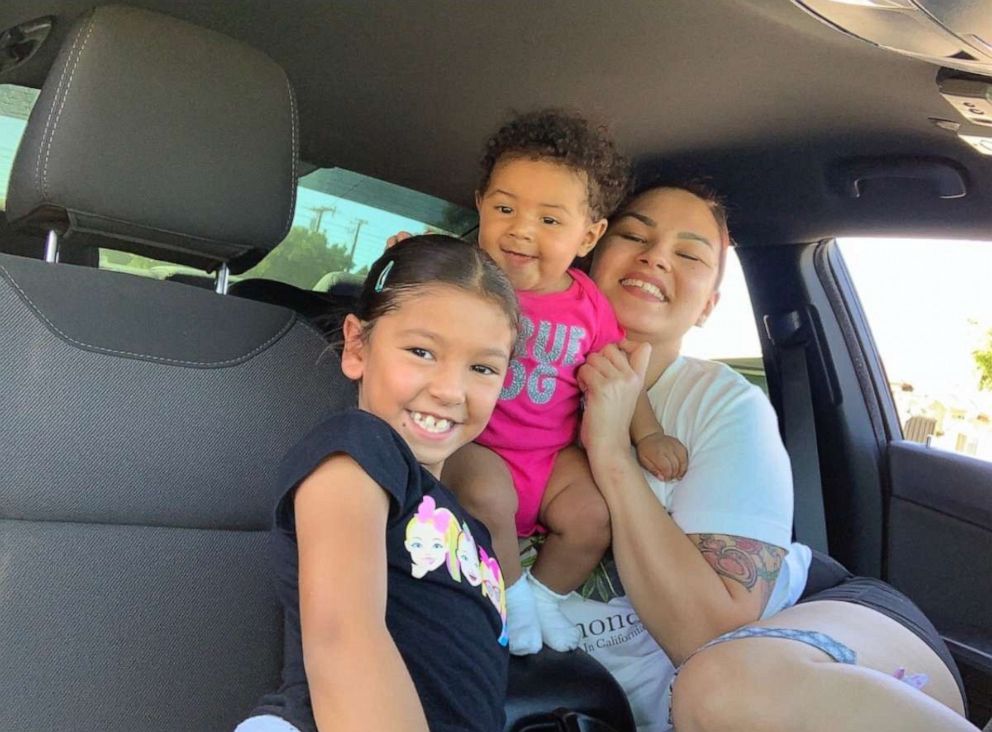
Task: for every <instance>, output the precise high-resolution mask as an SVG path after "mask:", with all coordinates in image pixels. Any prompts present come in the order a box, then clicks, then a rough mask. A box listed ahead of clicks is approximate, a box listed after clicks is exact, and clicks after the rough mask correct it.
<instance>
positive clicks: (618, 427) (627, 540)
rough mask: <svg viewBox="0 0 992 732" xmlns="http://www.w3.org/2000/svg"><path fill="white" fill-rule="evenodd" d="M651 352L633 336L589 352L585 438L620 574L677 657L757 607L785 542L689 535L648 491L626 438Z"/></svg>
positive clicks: (584, 376) (756, 612)
mask: <svg viewBox="0 0 992 732" xmlns="http://www.w3.org/2000/svg"><path fill="white" fill-rule="evenodd" d="M649 355H650V347H649V346H647V345H646V344H640V345H638V346H637V348H636V349H635V350H634V351H633V352H632V353H631V354H630V361H628V359H627V357H626V356H625V355H624V353H623V352H621V351H620V350H619V349H617V348H615V347H612V346H611V347H607V348H606V349H604V350H603V351H602V352H601V353H600V354H597V355H594V356H591V357H590V358H589V359H588V360H587V362H586V365H585V366H583V370H582V372H581V374H580V378H581V383H582V384H583V388H584V389H585V392H586V394H585V397H586V411H585V416H584V418H583V423H582V441H583V444H584V445H585V446H586V450H587V454H588V456H589V463H590V467H591V468H592V473H593V476H594V478H595V479H596V483H597V485H598V486H599V489H600V491H601V492H602V494H603V497H604V498H605V499H606V502H607V504H608V505H609V508H610V517H611V523H612V528H613V553H614V556H615V557H616V560H617V567H618V570H619V572H620V578H621V580H622V581H623V584H624V587H625V589H626V590H627V593H628V595H629V597H630V600H631V602H632V603H633V605H634V607H635V608H636V609H637V612H638V614H639V615H640V617H641V620H642V621H643V622H644V624H645V627H646V628H647V629H648V631H649V632H650V633H651V635H652V636H653V637H654V638H655V640H657V641H658V643H659V644H660V645H661V646H662V648H664V649H665V652H666V653H667V654H668V655H669V657H670V658H671V659H672V660H673V662H675V663H679V662H680V661H681V660H682V659H684V658H685V657H686V656H687V655H688V654H689V653H691V652H692V651H693V650H695V649H696V648H698V647H699V646H700V645H702V644H703V643H705V642H706V641H708V640H711V639H712V638H714V637H715V636H717V635H719V634H720V633H722V632H725V631H727V630H731V629H733V628H736V627H739V626H740V625H743V624H744V623H747V622H750V621H753V620H756V619H757V618H758V617H759V616H760V615H761V612H762V610H763V608H764V605H765V603H766V602H767V595H768V594H769V593H770V590H771V587H772V586H774V581H775V577H777V572H778V566H779V565H780V562H781V556H782V555H783V554H784V552H783V551H782V550H781V549H779V548H777V547H769V546H768V545H766V544H762V543H761V542H753V541H750V540H739V539H737V537H727V536H720V537H717V536H714V535H705V534H694V535H693V536H692V537H689V536H687V535H686V534H685V533H684V532H683V531H682V530H681V529H680V528H679V527H678V526H677V525H676V524H675V522H674V521H673V520H672V518H671V516H669V515H668V512H667V511H666V510H665V508H664V507H663V506H662V505H661V503H660V502H659V501H658V499H657V498H656V497H655V495H654V493H653V492H652V491H651V489H650V487H649V486H648V484H647V482H646V481H645V479H644V474H643V472H642V470H641V468H640V466H639V465H638V464H637V461H636V460H635V459H634V458H633V456H632V455H631V453H630V447H629V442H628V438H627V432H628V428H629V423H630V419H631V417H632V416H633V414H634V410H635V408H636V403H637V398H638V396H639V394H640V392H641V389H642V384H643V374H644V368H645V367H646V364H647V360H648V357H649ZM745 549H746V551H745ZM731 557H734V558H735V559H736V560H737V562H738V565H734V564H733V563H732V562H730V561H729V560H730V558H731ZM776 557H777V558H776ZM752 575H754V578H752ZM759 575H760V576H759ZM741 580H744V581H743V582H742V581H741Z"/></svg>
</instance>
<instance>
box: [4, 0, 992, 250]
mask: <svg viewBox="0 0 992 732" xmlns="http://www.w3.org/2000/svg"><path fill="white" fill-rule="evenodd" d="M93 4H94V3H93V2H92V0H89V1H87V0H59V1H58V2H42V1H39V0H34V1H31V0H5V1H4V2H3V3H2V5H0V28H6V27H9V26H12V25H15V24H17V23H20V22H23V21H26V20H30V19H32V18H36V17H38V16H42V15H54V16H55V17H56V26H55V30H54V31H53V35H52V38H50V39H49V41H48V43H47V44H46V48H44V49H43V50H42V51H41V52H39V53H38V54H37V56H35V57H34V58H33V59H31V60H30V61H29V62H28V63H26V64H24V65H23V66H21V67H20V68H18V69H15V70H14V71H13V72H12V73H9V74H7V75H6V76H5V77H0V82H8V83H21V84H27V85H30V86H40V85H41V83H42V82H43V80H44V76H45V73H46V71H47V68H48V66H50V64H51V62H52V59H53V58H54V55H55V51H56V50H57V47H58V45H59V44H60V43H61V40H62V39H63V38H64V37H65V34H66V33H67V32H68V29H69V27H70V26H71V24H72V21H73V20H74V19H75V18H76V17H77V16H78V15H79V14H81V13H83V12H85V11H86V10H87V9H88V8H89V7H92V5H93ZM130 4H132V5H135V6H139V7H145V8H149V9H153V10H158V11H160V12H164V13H168V14H170V15H174V16H177V17H181V18H184V19H186V20H189V21H190V22H193V23H196V24H198V25H202V26H206V27H208V28H213V29H215V30H218V31H220V32H223V33H226V34H228V35H230V36H233V37H235V38H238V39H240V40H242V41H244V42H246V43H248V44H250V45H252V46H254V47H256V48H259V49H261V50H263V51H265V52H266V53H268V54H269V55H270V56H271V57H272V58H273V59H275V60H276V61H277V62H278V63H280V64H281V65H282V66H283V67H284V68H285V69H286V70H287V73H288V74H289V77H290V79H291V81H292V83H293V85H294V87H295V89H296V93H297V98H298V103H299V109H300V124H301V135H302V143H301V156H302V157H303V159H304V160H306V161H308V162H310V163H313V164H316V165H319V166H341V167H344V168H347V169H349V170H353V171H357V172H360V173H364V174H367V175H372V176H375V177H377V178H382V179H385V180H389V181H391V182H394V183H398V184H400V185H403V186H407V187H410V188H413V189H416V190H420V191H424V192H426V193H430V194H433V195H436V196H439V197H441V198H444V199H447V200H450V201H454V202H456V203H460V204H464V205H471V201H472V191H473V189H474V184H475V182H476V178H477V171H478V168H477V159H478V156H479V152H480V150H481V147H482V143H483V141H484V140H485V138H486V136H487V134H489V133H490V132H492V131H493V130H494V128H495V127H496V126H497V125H498V124H499V123H500V122H501V121H502V120H504V119H505V118H506V117H507V116H508V115H509V114H510V113H511V112H512V111H514V110H528V109H532V108H535V107H540V106H565V107H571V108H576V109H578V110H581V111H583V112H584V113H586V114H587V115H590V116H592V117H595V118H597V119H599V120H601V121H603V122H605V123H606V124H608V125H609V127H610V128H611V130H612V131H613V133H614V134H615V136H616V137H617V139H618V140H619V142H620V145H621V147H622V148H623V149H624V150H625V152H627V153H628V154H629V155H631V157H633V158H634V159H635V161H636V162H637V165H638V169H639V170H640V171H641V174H642V177H650V176H653V175H654V174H656V173H660V174H661V175H664V176H666V177H686V176H691V177H698V176H703V177H706V178H709V179H710V181H711V182H712V184H713V185H714V186H715V187H716V188H717V189H719V190H721V191H722V192H723V193H724V194H725V195H726V196H727V198H728V202H729V204H730V208H731V225H732V227H733V228H734V229H735V232H736V236H737V238H738V239H739V240H740V241H741V242H742V243H744V244H747V245H760V244H770V243H781V242H789V241H813V240H816V239H820V238H823V237H827V236H833V235H841V234H877V235H882V234H890V235H896V234H904V235H905V234H910V235H917V236H952V237H960V238H973V239H989V238H992V157H988V156H982V155H979V154H978V153H977V152H975V151H974V150H972V149H971V148H969V147H968V146H967V145H965V144H964V143H963V142H961V141H959V140H958V139H957V138H956V136H955V134H954V133H952V132H948V131H946V130H942V129H939V128H937V127H936V126H935V125H934V124H933V123H932V122H931V121H930V120H929V118H931V117H938V118H946V119H951V120H955V121H958V122H961V123H962V128H961V131H962V132H968V131H969V125H968V123H966V122H965V121H964V120H963V119H961V118H959V117H958V116H957V113H956V112H955V111H954V110H953V109H952V108H951V106H950V105H949V104H948V103H947V102H945V101H944V100H943V98H941V96H940V95H939V94H938V92H937V86H936V82H935V77H936V73H937V70H938V69H937V67H936V66H932V65H929V64H926V63H924V62H921V61H917V60H914V59H909V58H906V57H903V56H900V55H897V54H895V53H892V52H890V51H886V50H883V49H879V48H876V47H874V46H871V45H869V44H867V43H863V42H861V41H858V40H855V39H851V38H848V37H846V36H844V35H842V34H840V33H838V32H836V31H834V30H832V29H830V28H828V27H827V26H825V25H823V24H822V23H820V22H819V21H817V20H816V19H814V18H812V17H810V16H809V15H807V14H806V13H804V12H803V11H802V10H800V9H799V8H797V7H796V6H795V5H793V4H792V3H791V2H790V1H789V0H745V1H741V0H631V1H627V0H609V1H608V0H542V1H541V2H533V0H492V1H490V2H472V1H471V0H461V1H456V0H394V1H391V2H386V1H377V2H359V1H357V0H354V1H349V2H327V1H326V0H324V1H321V2H318V1H317V0H295V1H293V0H287V1H285V2H280V3H272V2H267V1H261V0H227V1H224V2H209V3H204V2H197V1H196V0H187V1H185V2H166V1H164V0H161V1H156V0H144V1H136V2H132V3H130ZM971 131H972V132H973V133H974V134H980V133H981V132H982V130H981V129H975V128H971ZM986 134H987V133H986ZM889 155H911V156H928V157H932V156H939V157H945V158H950V159H951V160H954V161H956V162H957V163H958V164H960V165H961V166H962V167H963V169H964V170H965V172H966V177H967V179H968V181H969V194H968V195H967V196H966V197H964V198H959V199H947V200H942V199H938V198H936V197H935V196H934V195H933V193H932V192H930V191H929V190H928V189H927V188H926V186H923V185H920V184H915V183H910V182H907V181H903V182H890V183H878V184H873V185H870V186H868V187H867V188H866V190H865V193H864V195H863V196H862V197H861V198H857V199H852V198H849V197H846V196H844V195H843V194H842V193H840V192H839V190H838V189H837V186H836V185H835V184H834V183H833V182H832V180H833V179H832V178H831V174H830V171H832V170H834V169H835V167H836V166H837V165H838V161H839V160H840V159H842V158H848V157H856V156H872V157H878V156H889Z"/></svg>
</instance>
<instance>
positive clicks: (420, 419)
mask: <svg viewBox="0 0 992 732" xmlns="http://www.w3.org/2000/svg"><path fill="white" fill-rule="evenodd" d="M413 421H414V422H416V423H417V424H418V425H420V426H421V427H423V428H424V429H425V430H427V431H428V432H447V431H448V430H450V429H451V420H450V419H437V418H435V417H434V416H433V415H430V414H421V413H420V412H414V413H413Z"/></svg>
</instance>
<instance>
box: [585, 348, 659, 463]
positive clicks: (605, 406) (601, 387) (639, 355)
mask: <svg viewBox="0 0 992 732" xmlns="http://www.w3.org/2000/svg"><path fill="white" fill-rule="evenodd" d="M650 358H651V346H650V344H648V343H630V342H625V343H624V344H622V345H621V346H616V345H609V346H607V347H606V348H604V349H603V350H602V351H600V352H599V353H594V354H592V355H591V356H589V358H587V359H586V362H585V363H584V364H583V365H582V367H581V368H580V369H579V372H578V375H577V376H578V381H579V388H580V389H582V391H583V393H584V394H585V404H586V409H585V415H584V416H583V418H582V428H581V431H580V435H579V437H580V439H581V440H582V444H583V445H584V446H585V448H586V451H587V452H588V453H590V454H591V453H593V452H602V451H608V452H611V451H614V450H620V451H622V453H623V454H629V450H630V420H631V418H632V417H633V416H634V407H636V406H637V399H638V397H639V396H640V393H641V390H642V389H643V388H644V373H645V371H647V367H648V361H649V360H650Z"/></svg>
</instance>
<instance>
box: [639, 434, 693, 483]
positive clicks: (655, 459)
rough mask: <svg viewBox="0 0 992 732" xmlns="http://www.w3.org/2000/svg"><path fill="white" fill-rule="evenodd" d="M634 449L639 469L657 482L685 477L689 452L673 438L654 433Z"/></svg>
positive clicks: (642, 439) (640, 441)
mask: <svg viewBox="0 0 992 732" xmlns="http://www.w3.org/2000/svg"><path fill="white" fill-rule="evenodd" d="M636 448H637V460H638V461H639V462H640V463H641V467H643V468H644V469H645V470H647V471H648V472H649V473H651V474H652V475H653V476H654V477H656V478H658V479H659V480H680V479H681V478H682V477H683V476H685V470H686V468H687V467H688V465H689V452H688V450H686V449H685V445H683V444H682V443H681V442H679V441H678V440H676V439H675V438H674V437H669V436H668V435H666V434H663V433H661V432H654V433H652V434H650V435H647V436H646V437H642V438H641V439H640V440H639V441H638V443H637V445H636Z"/></svg>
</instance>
